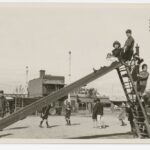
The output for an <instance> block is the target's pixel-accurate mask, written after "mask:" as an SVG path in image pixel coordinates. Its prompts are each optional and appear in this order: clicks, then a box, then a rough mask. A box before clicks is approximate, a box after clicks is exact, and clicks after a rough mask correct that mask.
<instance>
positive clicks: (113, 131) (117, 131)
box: [0, 111, 133, 139]
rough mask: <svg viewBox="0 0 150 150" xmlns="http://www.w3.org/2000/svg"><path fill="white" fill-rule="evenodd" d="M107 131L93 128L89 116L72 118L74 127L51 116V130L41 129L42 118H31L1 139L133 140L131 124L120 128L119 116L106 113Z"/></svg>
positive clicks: (4, 131) (12, 126)
mask: <svg viewBox="0 0 150 150" xmlns="http://www.w3.org/2000/svg"><path fill="white" fill-rule="evenodd" d="M104 113H105V116H104V117H105V122H106V124H107V127H106V128H105V129H100V128H93V124H92V118H91V116H90V115H87V116H83V115H81V116H79V115H78V116H76V115H73V116H72V117H71V121H72V125H71V126H66V125H65V123H66V122H65V119H64V116H50V117H49V124H50V128H46V125H45V124H43V128H39V126H38V125H39V122H40V117H38V116H29V117H27V118H26V119H24V120H21V121H19V122H17V123H15V124H13V125H11V126H9V127H7V128H6V129H4V130H3V132H1V134H0V138H1V139H4V138H13V139H14V138H20V139H101V138H102V139H105V138H107V139H128V138H133V135H131V134H130V130H131V129H130V124H129V122H128V121H127V118H126V120H125V121H126V123H127V126H120V124H121V123H120V121H119V120H118V117H117V116H118V114H116V113H113V114H111V111H109V112H108V111H107V112H106V111H105V112H104Z"/></svg>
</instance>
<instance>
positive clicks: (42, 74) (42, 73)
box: [40, 70, 45, 79]
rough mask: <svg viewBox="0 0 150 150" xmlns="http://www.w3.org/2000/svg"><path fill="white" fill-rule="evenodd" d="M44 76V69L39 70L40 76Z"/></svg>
mask: <svg viewBox="0 0 150 150" xmlns="http://www.w3.org/2000/svg"><path fill="white" fill-rule="evenodd" d="M44 76H45V70H40V78H42V79H43V78H44Z"/></svg>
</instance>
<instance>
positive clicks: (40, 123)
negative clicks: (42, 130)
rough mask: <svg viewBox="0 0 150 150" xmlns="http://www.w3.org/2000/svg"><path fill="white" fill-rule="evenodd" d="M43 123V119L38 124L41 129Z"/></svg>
mask: <svg viewBox="0 0 150 150" xmlns="http://www.w3.org/2000/svg"><path fill="white" fill-rule="evenodd" d="M43 121H44V119H42V120H41V122H40V127H42V124H43Z"/></svg>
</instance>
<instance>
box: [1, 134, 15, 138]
mask: <svg viewBox="0 0 150 150" xmlns="http://www.w3.org/2000/svg"><path fill="white" fill-rule="evenodd" d="M9 135H13V134H11V133H7V134H3V135H0V138H3V137H5V136H9Z"/></svg>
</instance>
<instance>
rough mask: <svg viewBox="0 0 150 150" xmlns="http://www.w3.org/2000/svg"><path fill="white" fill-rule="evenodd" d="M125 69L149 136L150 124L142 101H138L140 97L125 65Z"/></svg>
mask: <svg viewBox="0 0 150 150" xmlns="http://www.w3.org/2000/svg"><path fill="white" fill-rule="evenodd" d="M126 69H127V73H128V75H129V78H130V80H131V83H132V86H133V90H134V92H135V94H136V97H137V100H138V103H139V106H140V107H141V110H142V113H143V116H144V118H145V125H146V128H147V132H148V136H149V137H150V124H149V122H148V116H147V113H146V110H145V109H144V107H143V105H142V103H141V101H140V97H139V94H138V92H137V90H136V88H135V86H134V82H133V79H132V76H131V74H130V71H129V68H128V67H126Z"/></svg>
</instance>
